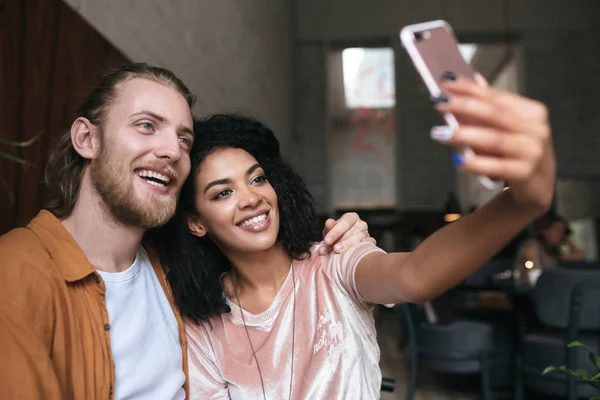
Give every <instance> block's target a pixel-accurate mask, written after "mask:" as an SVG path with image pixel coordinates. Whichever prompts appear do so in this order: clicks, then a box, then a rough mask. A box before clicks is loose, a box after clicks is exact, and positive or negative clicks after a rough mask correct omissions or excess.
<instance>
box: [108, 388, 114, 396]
mask: <svg viewBox="0 0 600 400" xmlns="http://www.w3.org/2000/svg"><path fill="white" fill-rule="evenodd" d="M112 395H113V388H112V386H111V387H110V390H109V391H108V397H112Z"/></svg>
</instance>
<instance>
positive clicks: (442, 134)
mask: <svg viewBox="0 0 600 400" xmlns="http://www.w3.org/2000/svg"><path fill="white" fill-rule="evenodd" d="M453 134H454V130H453V129H452V128H450V127H449V126H434V127H433V128H432V129H431V132H430V136H431V138H432V139H434V140H439V141H446V140H449V139H451V138H452V135H453Z"/></svg>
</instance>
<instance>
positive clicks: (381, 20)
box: [297, 0, 600, 40]
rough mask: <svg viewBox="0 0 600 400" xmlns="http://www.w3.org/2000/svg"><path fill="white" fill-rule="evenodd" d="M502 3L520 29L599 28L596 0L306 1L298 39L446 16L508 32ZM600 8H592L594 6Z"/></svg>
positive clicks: (373, 32) (383, 31)
mask: <svg viewBox="0 0 600 400" xmlns="http://www.w3.org/2000/svg"><path fill="white" fill-rule="evenodd" d="M503 3H508V4H509V6H510V7H509V9H508V11H509V21H510V26H511V27H512V28H513V29H515V30H517V31H522V30H531V29H587V28H590V27H598V26H600V19H598V15H599V14H600V2H598V1H595V0H571V1H566V0H511V1H508V2H506V1H502V0H419V1H407V0H377V1H376V2H369V1H365V0H327V1H324V0H301V1H298V13H297V15H298V38H299V39H302V40H320V39H325V40H336V39H357V38H358V39H365V38H389V37H397V35H398V32H399V30H400V28H401V27H402V26H404V25H407V24H413V23H416V22H422V21H427V20H431V19H438V18H443V19H446V20H447V21H448V22H450V24H451V25H452V26H453V27H454V28H455V30H456V31H457V32H460V33H503V32H505V31H506V26H505V23H504V21H503V15H504V14H503V6H502V5H503ZM592 8H594V9H596V10H597V11H598V12H595V13H594V12H590V9H592Z"/></svg>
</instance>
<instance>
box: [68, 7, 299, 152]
mask: <svg viewBox="0 0 600 400" xmlns="http://www.w3.org/2000/svg"><path fill="white" fill-rule="evenodd" d="M65 1H66V2H67V3H68V4H69V5H71V6H72V7H73V8H74V9H75V10H77V11H78V12H79V13H80V14H81V15H82V16H83V17H84V18H85V19H87V20H88V21H89V22H90V24H91V25H92V26H94V27H95V28H96V29H97V30H98V31H99V32H100V33H102V34H103V35H104V36H105V37H106V38H107V39H108V40H109V41H110V42H112V43H113V44H114V45H115V46H116V47H117V48H119V49H120V50H121V51H122V52H123V53H124V54H125V55H127V56H128V57H129V58H130V59H131V60H133V61H146V62H150V63H153V64H157V65H160V66H163V67H166V68H169V69H171V70H173V71H174V72H175V73H176V74H177V75H178V76H180V77H181V78H182V79H183V80H184V81H185V82H186V83H187V84H188V85H189V86H190V88H191V89H192V91H193V92H194V94H196V95H197V96H198V104H197V106H196V108H195V109H194V114H195V115H196V116H200V115H203V114H206V113H210V112H215V111H221V110H231V109H235V110H242V111H246V112H250V113H253V114H255V115H258V116H261V117H262V118H263V119H264V120H265V121H266V122H267V123H268V124H269V125H270V126H271V127H272V128H273V129H274V130H275V132H276V133H277V134H278V136H279V138H280V140H281V141H282V145H283V147H284V149H286V148H287V147H288V146H289V140H290V139H289V138H290V135H289V132H290V129H291V124H292V117H291V109H292V107H291V104H292V103H291V102H292V35H293V32H292V27H293V23H292V2H291V1H284V0H251V1H248V0H212V1H198V0H177V1H169V2H167V1H157V0H127V1H123V0H102V1H98V0H65Z"/></svg>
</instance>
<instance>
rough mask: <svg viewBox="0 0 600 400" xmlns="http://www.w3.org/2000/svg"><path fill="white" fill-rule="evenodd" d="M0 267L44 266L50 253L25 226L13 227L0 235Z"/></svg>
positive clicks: (48, 259)
mask: <svg viewBox="0 0 600 400" xmlns="http://www.w3.org/2000/svg"><path fill="white" fill-rule="evenodd" d="M0 260H1V262H0V269H5V268H10V267H14V266H17V265H32V266H40V267H43V266H46V265H47V264H48V262H49V261H50V255H49V253H48V251H47V250H46V248H45V247H44V244H43V243H42V241H41V240H40V239H39V238H38V237H37V236H36V234H35V233H34V232H33V231H32V230H30V229H27V228H15V229H13V230H11V231H9V232H7V233H5V234H4V235H2V236H0Z"/></svg>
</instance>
